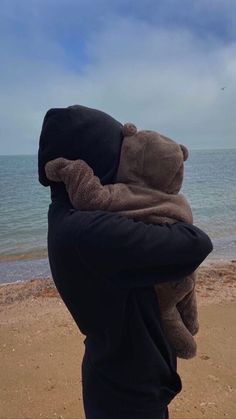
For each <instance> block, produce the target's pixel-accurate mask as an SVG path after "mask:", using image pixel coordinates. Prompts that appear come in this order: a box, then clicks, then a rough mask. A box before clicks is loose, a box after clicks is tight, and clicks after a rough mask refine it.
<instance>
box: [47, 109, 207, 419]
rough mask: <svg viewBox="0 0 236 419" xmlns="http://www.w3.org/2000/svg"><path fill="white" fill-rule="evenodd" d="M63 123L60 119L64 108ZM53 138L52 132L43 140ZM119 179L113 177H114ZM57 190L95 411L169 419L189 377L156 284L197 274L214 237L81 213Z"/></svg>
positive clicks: (55, 216) (62, 288)
mask: <svg viewBox="0 0 236 419" xmlns="http://www.w3.org/2000/svg"><path fill="white" fill-rule="evenodd" d="M79 111H81V109H78V112H79ZM82 111H83V109H82ZM65 113H68V110H65ZM69 113H70V112H69ZM70 116H71V115H70ZM54 119H56V122H57V123H58V119H57V118H55V113H54ZM52 122H53V123H54V121H52ZM59 122H60V121H59ZM53 123H52V124H51V126H50V135H52V132H53ZM70 126H71V122H70ZM64 128H65V127H64ZM114 129H115V127H114ZM50 135H49V137H47V132H45V131H44V130H43V131H42V137H41V140H42V142H41V145H42V144H43V145H45V143H46V142H47V140H48V141H50ZM119 135H120V134H119ZM65 138H66V140H65V141H68V137H67V136H66V137H65ZM61 140H62V138H61ZM119 141H120V140H119ZM67 146H68V144H67ZM96 146H98V144H97V143H96ZM101 147H102V145H101ZM105 147H107V145H106V146H105ZM105 149H106V148H105ZM105 149H104V146H103V150H105ZM73 150H74V156H73V158H78V154H76V153H77V152H76V149H75V147H74V148H73ZM89 151H90V150H89V149H87V153H88V155H89ZM59 152H60V154H59V155H61V150H60V151H59ZM52 154H53V153H51V152H50V153H48V156H47V153H45V155H44V157H45V156H46V157H45V160H47V159H48V160H50V159H52V158H55V157H58V155H55V154H57V152H56V153H55V154H54V155H52ZM85 154H86V153H85ZM65 157H66V158H68V156H67V155H66V154H65ZM69 157H70V156H69ZM83 158H84V159H85V160H86V156H85V155H84V157H83ZM39 160H40V152H39ZM45 160H44V162H43V164H42V167H44V164H45ZM89 163H90V164H91V165H92V163H91V161H90V162H89ZM94 165H95V163H94ZM40 167H41V166H40ZM115 167H116V168H117V165H115V164H114V168H115ZM107 173H108V170H107V168H106V170H104V172H103V174H104V176H106V174H107ZM113 176H114V171H113ZM101 178H102V175H101ZM111 179H112V176H110V177H109V176H107V178H106V180H105V181H104V183H109V182H110V181H111ZM45 183H46V182H45ZM49 184H50V182H49ZM51 189H52V204H51V205H50V208H49V214H48V222H49V231H48V250H49V261H50V266H51V270H52V275H53V279H54V281H55V283H56V286H57V287H58V290H59V292H60V294H61V296H62V298H63V300H64V302H65V303H66V305H67V307H68V309H69V310H70V312H71V314H72V315H73V317H74V319H75V321H76V323H77V324H78V326H79V327H80V330H81V331H82V332H83V333H84V334H86V340H85V346H86V350H85V357H84V361H83V394H84V404H85V412H86V417H87V418H88V419H93V418H99V417H100V418H103V419H105V418H107V419H111V418H114V419H115V418H117V419H118V418H119V419H120V418H121V417H122V418H123V419H126V418H129V419H130V418H131V417H132V418H133V419H135V418H137V419H138V418H140V419H141V418H142V419H144V418H145V419H154V418H155V419H157V418H163V417H164V414H165V413H164V411H165V410H166V406H167V404H168V403H169V402H170V400H171V399H172V398H173V397H174V396H175V394H176V393H177V392H179V391H180V389H181V381H180V378H179V376H178V374H177V373H176V356H175V354H174V353H173V351H172V350H171V348H170V346H169V344H168V342H167V341H166V339H165V336H164V333H163V331H162V328H161V324H160V321H159V320H160V317H159V312H158V305H157V301H156V295H155V292H154V288H153V285H154V283H156V281H166V280H170V279H175V280H176V281H178V280H179V279H180V278H182V277H183V276H186V275H188V274H189V273H191V272H192V271H193V270H195V269H196V267H197V266H198V265H199V264H200V263H201V262H202V261H203V260H204V259H205V257H206V256H207V254H208V253H209V252H210V251H211V249H212V246H211V242H210V241H209V238H208V237H207V236H206V235H205V234H204V233H203V232H201V230H199V229H197V228H196V227H194V226H190V225H188V224H185V223H176V224H174V225H173V226H158V225H157V226H154V225H145V224H144V223H142V222H135V221H133V220H130V219H126V218H125V217H121V216H119V215H116V214H111V213H107V212H103V211H76V210H74V209H73V208H72V206H71V203H70V201H69V199H68V196H67V193H66V191H65V188H64V186H63V185H62V184H58V185H55V184H51ZM167 254H168V256H167ZM91 291H92V300H91ZM88 296H89V298H88ZM99 415H100V416H99Z"/></svg>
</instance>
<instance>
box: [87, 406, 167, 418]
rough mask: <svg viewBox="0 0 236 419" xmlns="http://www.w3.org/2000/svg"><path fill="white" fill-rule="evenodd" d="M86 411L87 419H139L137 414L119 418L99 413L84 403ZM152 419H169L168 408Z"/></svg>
mask: <svg viewBox="0 0 236 419" xmlns="http://www.w3.org/2000/svg"><path fill="white" fill-rule="evenodd" d="M84 411H85V417H86V419H139V418H138V416H137V415H136V413H133V414H132V413H130V414H129V417H125V418H124V416H123V414H121V415H119V414H118V416H117V413H114V415H113V414H112V416H111V414H110V413H107V412H102V411H98V410H97V409H95V408H93V407H92V406H91V405H89V404H88V403H84ZM121 416H122V417H121ZM146 419H149V416H148V415H147V416H146ZM152 419H169V413H168V408H166V409H165V411H163V412H160V414H158V416H155V418H154V417H153V418H152Z"/></svg>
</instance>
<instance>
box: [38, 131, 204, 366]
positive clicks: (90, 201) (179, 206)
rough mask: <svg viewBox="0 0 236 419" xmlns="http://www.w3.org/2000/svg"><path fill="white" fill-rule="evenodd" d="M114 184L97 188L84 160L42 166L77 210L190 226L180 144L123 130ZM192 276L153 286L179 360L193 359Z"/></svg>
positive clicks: (195, 325)
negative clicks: (106, 212)
mask: <svg viewBox="0 0 236 419" xmlns="http://www.w3.org/2000/svg"><path fill="white" fill-rule="evenodd" d="M123 134H124V140H123V143H122V148H121V155H120V162H119V168H118V172H117V177H116V183H115V184H110V185H102V184H101V182H100V179H99V178H98V177H97V176H95V175H94V172H93V170H92V169H91V168H90V167H89V166H88V165H87V163H86V162H84V161H83V160H73V161H72V160H67V159H64V158H57V159H55V160H52V161H50V162H48V163H47V164H46V166H45V171H46V175H47V177H48V179H49V180H51V181H53V182H64V184H65V186H66V189H67V192H68V195H69V198H70V200H71V203H72V205H73V206H74V207H75V208H77V209H80V210H105V211H115V212H119V213H120V214H121V215H124V216H126V217H129V218H133V219H135V220H140V221H144V222H146V223H154V224H155V223H158V224H164V223H169V224H172V223H174V222H176V221H184V222H187V223H192V222H193V218H192V211H191V208H190V206H189V204H188V202H187V200H186V198H185V197H184V196H183V195H182V194H180V193H179V191H180V189H181V186H182V182H183V173H184V161H185V160H187V158H188V150H187V148H186V147H185V146H183V145H179V144H177V143H176V142H175V141H173V140H171V139H170V138H167V137H165V136H163V135H161V134H159V133H157V132H155V131H147V130H146V131H137V128H136V127H135V125H133V124H130V123H128V124H125V125H124V127H123ZM195 281H196V273H193V274H192V275H190V276H189V277H187V278H183V280H181V281H170V282H165V283H161V284H160V283H159V284H157V285H155V290H156V293H157V297H158V301H159V306H160V310H161V318H162V324H163V328H164V330H165V333H166V336H167V339H168V340H169V342H170V344H171V345H172V346H173V348H174V349H175V351H176V354H177V356H178V357H179V358H184V359H189V358H192V357H194V356H195V355H196V350H197V347H196V342H195V340H194V338H193V336H194V335H195V334H196V333H197V331H198V328H199V325H198V316H197V301H196V293H195Z"/></svg>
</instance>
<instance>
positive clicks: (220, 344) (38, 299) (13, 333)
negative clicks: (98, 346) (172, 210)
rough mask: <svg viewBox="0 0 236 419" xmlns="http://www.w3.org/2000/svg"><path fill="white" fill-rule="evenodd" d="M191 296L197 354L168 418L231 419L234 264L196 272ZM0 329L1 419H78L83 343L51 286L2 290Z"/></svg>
mask: <svg viewBox="0 0 236 419" xmlns="http://www.w3.org/2000/svg"><path fill="white" fill-rule="evenodd" d="M197 293H198V304H199V317H200V332H199V334H198V335H197V343H198V354H197V357H196V358H194V359H192V360H188V361H186V360H179V361H178V371H179V373H180V375H181V378H182V383H183V390H182V392H181V393H180V394H179V395H178V396H177V397H176V398H175V400H174V401H173V402H172V403H171V405H170V414H171V419H185V418H188V419H198V418H199V419H200V418H205V419H215V418H218V419H223V418H230V419H235V418H236V395H235V384H236V351H235V341H236V334H235V308H236V298H235V297H236V261H231V262H228V263H226V262H220V263H217V264H216V263H214V264H208V265H207V266H203V267H201V268H200V270H199V279H198V285H197ZM0 327H1V341H0V351H1V353H0V356H1V385H0V418H1V419H3V418H4V419H10V418H11V419H13V418H24V419H29V418H45V419H46V418H61V419H72V418H74V419H84V413H83V404H82V395H81V372H80V367H81V359H82V356H83V350H84V348H83V340H84V337H83V335H82V334H81V333H80V332H79V330H78V328H77V327H76V325H75V323H74V322H73V320H72V318H71V316H70V314H69V312H68V311H67V309H66V307H65V306H64V304H63V303H62V301H61V299H60V297H59V296H58V294H57V292H56V290H55V287H54V285H53V283H52V281H50V280H37V279H36V280H32V281H27V282H25V283H18V284H9V285H2V286H0ZM121 419H122V418H121ZM131 419H132V418H131Z"/></svg>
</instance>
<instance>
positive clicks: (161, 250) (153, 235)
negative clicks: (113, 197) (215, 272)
mask: <svg viewBox="0 0 236 419" xmlns="http://www.w3.org/2000/svg"><path fill="white" fill-rule="evenodd" d="M71 219H72V220H73V219H74V226H76V223H77V224H79V225H80V226H82V228H81V227H80V228H79V229H75V230H74V235H73V237H74V238H73V240H74V244H73V246H78V248H79V250H80V253H81V256H82V257H83V258H84V260H85V263H86V264H87V265H88V266H91V268H92V269H94V270H96V272H99V273H101V274H103V275H106V276H107V277H109V278H110V280H111V281H113V282H114V283H117V284H119V285H121V286H125V287H126V286H129V287H130V286H134V287H136V286H149V285H154V284H156V283H159V282H163V281H169V280H179V279H182V278H183V277H185V276H186V275H189V274H190V273H192V272H193V271H194V270H195V269H196V268H197V267H198V266H199V265H200V264H201V263H202V262H203V260H204V259H205V258H206V257H207V255H208V254H209V253H210V252H211V251H212V243H211V240H210V239H209V237H208V236H207V235H206V234H205V233H204V232H203V231H202V230H200V229H199V228H197V227H195V226H193V225H190V224H186V223H184V222H177V223H176V224H172V225H168V224H165V225H152V224H149V225H147V224H144V223H142V222H135V221H133V220H131V219H127V218H125V217H122V216H119V215H117V214H111V213H105V212H100V211H94V212H80V211H75V212H74V214H73V215H72V216H71ZM76 220H77V221H76ZM78 221H79V222H78ZM71 222H72V221H71Z"/></svg>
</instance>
